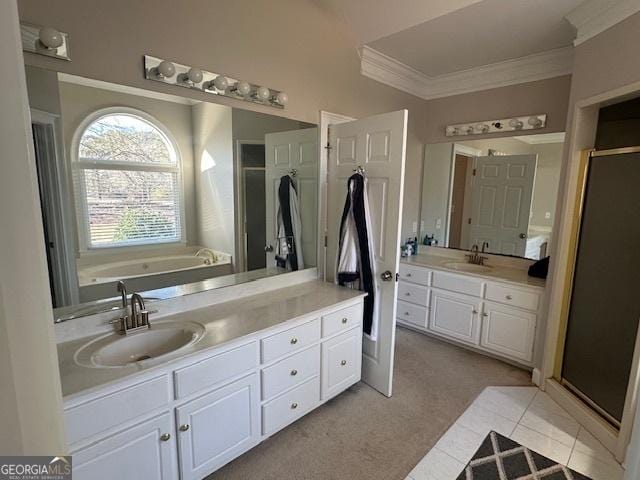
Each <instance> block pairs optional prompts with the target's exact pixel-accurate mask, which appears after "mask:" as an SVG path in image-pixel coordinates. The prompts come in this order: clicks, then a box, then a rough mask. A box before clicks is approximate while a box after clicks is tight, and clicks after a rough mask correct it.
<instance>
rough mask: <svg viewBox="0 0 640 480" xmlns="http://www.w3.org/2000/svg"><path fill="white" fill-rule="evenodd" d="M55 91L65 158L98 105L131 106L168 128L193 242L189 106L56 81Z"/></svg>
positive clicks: (192, 171)
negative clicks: (179, 168)
mask: <svg viewBox="0 0 640 480" xmlns="http://www.w3.org/2000/svg"><path fill="white" fill-rule="evenodd" d="M59 90H60V102H61V107H62V124H63V131H64V144H65V150H66V154H67V160H68V161H69V160H71V158H72V156H71V155H72V152H71V149H72V141H73V136H74V134H75V133H76V131H77V129H78V127H79V126H80V124H81V123H82V122H83V121H84V120H85V119H86V118H87V116H88V115H90V114H92V113H93V112H95V111H97V110H100V109H102V108H107V107H115V106H124V107H129V108H135V109H136V110H140V111H142V112H144V113H147V114H149V115H151V116H152V117H153V118H155V119H156V120H158V121H159V122H160V123H161V124H162V125H164V126H165V127H166V128H167V129H168V130H169V132H170V133H171V134H172V135H173V137H174V139H175V141H176V143H177V146H178V149H179V151H180V160H181V165H182V177H183V178H182V184H183V187H184V203H185V216H186V218H185V220H186V225H187V231H186V234H187V243H189V244H191V245H195V244H196V243H197V232H196V217H195V192H194V161H193V138H192V137H193V135H192V128H191V106H190V105H184V104H180V103H175V102H168V101H164V100H158V99H155V98H148V97H142V96H138V95H130V94H127V93H122V92H113V91H110V90H104V89H101V88H94V87H88V86H84V85H77V84H73V83H66V82H60V87H59Z"/></svg>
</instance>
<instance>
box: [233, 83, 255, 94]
mask: <svg viewBox="0 0 640 480" xmlns="http://www.w3.org/2000/svg"><path fill="white" fill-rule="evenodd" d="M235 91H236V92H238V93H239V94H240V95H249V93H250V92H251V85H250V84H249V82H245V81H244V80H240V81H239V82H238V83H236V86H235Z"/></svg>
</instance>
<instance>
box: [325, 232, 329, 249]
mask: <svg viewBox="0 0 640 480" xmlns="http://www.w3.org/2000/svg"><path fill="white" fill-rule="evenodd" d="M328 245H329V240H328V239H327V236H326V235H325V236H324V248H327V246H328Z"/></svg>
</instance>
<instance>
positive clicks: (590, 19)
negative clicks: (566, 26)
mask: <svg viewBox="0 0 640 480" xmlns="http://www.w3.org/2000/svg"><path fill="white" fill-rule="evenodd" d="M638 12H640V2H638V0H586V1H585V2H583V3H581V4H580V5H579V6H578V7H576V8H575V9H573V10H572V11H571V12H569V14H568V15H567V17H566V18H567V20H569V22H570V23H571V24H572V25H573V26H574V27H576V30H577V36H576V39H575V40H574V41H573V44H574V45H580V44H581V43H583V42H585V41H587V40H589V39H590V38H593V37H595V36H596V35H598V34H599V33H602V32H604V31H605V30H607V29H609V28H611V27H613V26H614V25H615V24H617V23H620V22H621V21H623V20H624V19H626V18H628V17H630V16H631V15H633V14H634V13H638Z"/></svg>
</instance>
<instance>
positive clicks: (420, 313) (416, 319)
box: [396, 301, 429, 328]
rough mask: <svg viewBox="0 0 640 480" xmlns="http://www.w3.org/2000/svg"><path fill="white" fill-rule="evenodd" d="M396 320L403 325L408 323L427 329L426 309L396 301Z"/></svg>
mask: <svg viewBox="0 0 640 480" xmlns="http://www.w3.org/2000/svg"><path fill="white" fill-rule="evenodd" d="M396 318H397V319H398V320H400V321H401V322H404V323H409V324H411V325H415V326H416V327H420V328H427V320H428V318H429V314H428V311H427V308H426V307H422V306H420V305H414V304H412V303H407V302H403V301H398V310H397V312H396Z"/></svg>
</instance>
